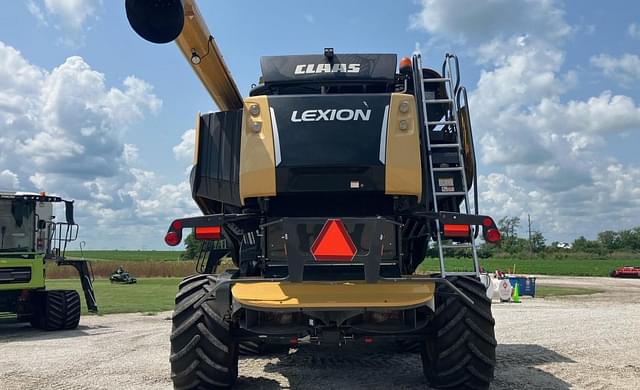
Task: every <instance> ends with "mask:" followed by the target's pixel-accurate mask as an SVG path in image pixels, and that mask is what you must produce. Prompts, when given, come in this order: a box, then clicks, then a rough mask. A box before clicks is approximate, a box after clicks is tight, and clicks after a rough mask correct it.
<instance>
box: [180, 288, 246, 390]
mask: <svg viewBox="0 0 640 390" xmlns="http://www.w3.org/2000/svg"><path fill="white" fill-rule="evenodd" d="M215 284H216V282H215V279H213V278H212V277H211V276H210V275H194V276H190V277H187V278H185V279H184V280H183V281H182V283H180V288H179V291H178V294H177V295H176V307H175V310H174V312H173V327H172V329H171V357H170V359H169V360H170V362H171V379H172V380H173V386H174V388H176V389H184V390H191V389H228V388H230V387H231V386H233V384H234V383H235V381H236V379H237V377H238V343H237V341H235V340H234V338H233V335H232V332H231V330H232V329H231V324H229V323H228V322H227V321H225V320H224V319H223V318H222V317H220V316H219V315H218V314H217V313H216V312H215V311H214V310H213V307H212V305H211V300H210V299H209V300H203V299H202V298H203V297H204V296H205V295H206V294H208V293H209V292H210V291H212V290H213V289H214V287H215Z"/></svg>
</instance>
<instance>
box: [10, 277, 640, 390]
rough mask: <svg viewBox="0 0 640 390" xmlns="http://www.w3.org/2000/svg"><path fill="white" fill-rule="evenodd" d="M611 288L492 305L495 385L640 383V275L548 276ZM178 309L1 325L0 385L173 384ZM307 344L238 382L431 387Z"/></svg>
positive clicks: (409, 362) (410, 368) (364, 355)
mask: <svg viewBox="0 0 640 390" xmlns="http://www.w3.org/2000/svg"><path fill="white" fill-rule="evenodd" d="M538 282H539V283H540V284H549V285H564V286H575V287H597V288H600V289H604V290H605V292H604V293H602V294H596V295H591V296H579V297H578V296H576V297H563V298H552V299H540V298H536V299H535V300H533V299H526V298H525V299H524V301H523V303H521V304H519V305H518V304H499V303H496V304H494V306H493V312H494V316H495V318H496V334H497V338H498V343H499V346H498V353H497V355H498V366H497V369H496V379H495V381H494V384H493V386H492V389H638V388H640V280H623V279H610V278H561V277H543V278H539V279H538ZM169 316H170V313H160V314H157V315H154V316H145V315H140V314H119V315H107V316H102V317H98V316H90V317H83V319H82V321H81V323H80V327H79V328H78V329H77V330H74V331H65V332H58V333H45V332H41V331H37V330H33V329H31V328H29V327H27V326H25V325H23V324H10V323H6V322H5V323H0V388H2V389H4V390H10V389H45V388H46V389H116V388H117V389H136V390H138V389H170V388H171V382H170V378H169V364H168V349H169V346H168V341H169V331H170V327H171V323H170V321H169ZM361 349H365V350H364V351H363V350H360V349H356V348H354V347H351V348H342V349H339V350H333V349H326V348H322V349H320V348H313V347H308V346H307V347H305V348H300V349H299V350H291V351H290V353H289V355H281V356H267V357H260V358H243V359H241V361H240V378H239V380H238V385H237V386H236V387H235V388H237V389H305V390H306V389H322V390H327V389H390V388H393V389H425V388H426V385H425V383H424V379H423V376H422V372H421V364H420V358H419V356H418V355H400V354H394V353H389V352H385V350H384V348H382V347H380V346H375V345H373V346H370V347H362V348H361Z"/></svg>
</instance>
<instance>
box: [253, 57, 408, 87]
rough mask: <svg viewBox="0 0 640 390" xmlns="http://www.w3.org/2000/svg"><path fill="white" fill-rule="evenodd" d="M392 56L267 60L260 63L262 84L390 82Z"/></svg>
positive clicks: (392, 71) (275, 58)
mask: <svg viewBox="0 0 640 390" xmlns="http://www.w3.org/2000/svg"><path fill="white" fill-rule="evenodd" d="M396 63H397V56H396V55H395V54H335V55H332V56H330V57H328V56H325V55H299V56H267V57H262V58H261V59H260V65H261V67H262V80H263V82H264V83H265V84H273V83H278V84H280V83H299V82H301V81H303V82H304V81H307V82H308V81H321V82H326V81H329V82H331V81H351V82H367V81H382V82H393V81H394V79H395V74H396Z"/></svg>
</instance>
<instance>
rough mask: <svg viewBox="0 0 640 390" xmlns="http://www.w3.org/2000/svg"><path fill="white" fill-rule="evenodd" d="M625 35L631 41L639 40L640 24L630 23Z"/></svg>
mask: <svg viewBox="0 0 640 390" xmlns="http://www.w3.org/2000/svg"><path fill="white" fill-rule="evenodd" d="M627 34H629V36H630V37H631V38H633V39H640V24H638V23H631V24H630V25H629V27H628V28H627Z"/></svg>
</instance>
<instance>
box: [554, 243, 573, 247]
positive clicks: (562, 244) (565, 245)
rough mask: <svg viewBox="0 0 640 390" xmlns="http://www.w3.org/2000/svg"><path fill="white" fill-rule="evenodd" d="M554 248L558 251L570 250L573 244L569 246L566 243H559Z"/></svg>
mask: <svg viewBox="0 0 640 390" xmlns="http://www.w3.org/2000/svg"><path fill="white" fill-rule="evenodd" d="M556 246H557V247H558V248H560V249H571V248H573V244H569V243H568V242H559V243H558V244H556Z"/></svg>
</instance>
